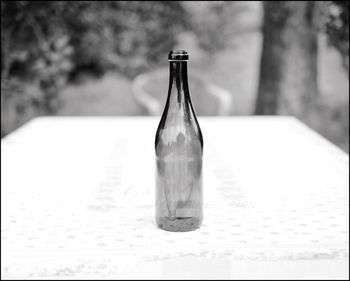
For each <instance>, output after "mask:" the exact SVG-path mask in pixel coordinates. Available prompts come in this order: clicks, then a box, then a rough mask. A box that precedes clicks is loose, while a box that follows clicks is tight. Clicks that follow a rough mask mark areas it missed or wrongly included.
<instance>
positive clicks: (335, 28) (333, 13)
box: [323, 1, 349, 71]
mask: <svg viewBox="0 0 350 281" xmlns="http://www.w3.org/2000/svg"><path fill="white" fill-rule="evenodd" d="M323 24H324V29H325V31H326V33H327V36H328V41H329V44H330V45H332V46H334V47H335V48H336V49H337V50H338V51H339V52H340V54H341V55H342V58H343V64H344V67H345V68H346V70H347V71H349V1H327V2H326V3H325V7H324V9H323Z"/></svg>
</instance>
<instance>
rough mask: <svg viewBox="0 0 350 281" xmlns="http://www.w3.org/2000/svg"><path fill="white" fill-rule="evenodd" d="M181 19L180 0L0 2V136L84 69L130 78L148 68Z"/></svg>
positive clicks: (45, 110) (54, 105)
mask: <svg viewBox="0 0 350 281" xmlns="http://www.w3.org/2000/svg"><path fill="white" fill-rule="evenodd" d="M187 18H188V17H187V16H186V11H185V10H184V9H183V7H182V5H181V4H180V3H179V2H178V1H147V2H143V1H1V102H2V103H1V106H2V118H1V124H2V126H1V127H2V130H1V134H2V135H3V134H6V133H7V132H9V131H11V130H13V129H14V128H16V127H17V126H18V125H20V124H21V123H23V121H25V120H27V119H28V118H29V117H28V116H27V115H26V117H23V116H24V114H23V112H27V111H28V110H26V109H28V108H32V109H33V110H29V111H30V112H31V114H33V115H34V116H35V115H38V114H54V113H55V112H56V110H57V109H58V107H59V106H60V104H59V97H58V96H59V92H60V90H61V88H62V87H63V86H65V84H66V83H67V81H68V79H70V78H72V77H73V78H74V77H76V76H79V74H80V73H81V72H82V71H87V72H89V73H93V74H103V73H105V72H106V71H108V70H116V71H119V72H120V73H122V74H124V75H126V76H129V77H133V76H135V75H136V74H137V73H139V72H141V71H143V70H144V69H146V68H150V67H151V66H152V64H155V63H157V62H158V61H159V60H160V59H164V57H166V54H167V52H168V51H169V49H171V48H172V46H174V44H175V40H176V34H177V32H178V30H179V29H181V28H183V26H184V25H186V22H187ZM28 86H34V88H36V90H35V91H34V88H33V87H31V88H33V91H32V92H33V93H34V92H37V94H34V95H32V94H26V92H27V90H26V89H27V88H28ZM31 97H32V98H31ZM29 111H28V112H29ZM9 112H11V114H10V113H9ZM5 123H6V125H5V126H3V125H4V124H5ZM3 128H5V129H3Z"/></svg>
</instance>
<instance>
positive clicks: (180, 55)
mask: <svg viewBox="0 0 350 281" xmlns="http://www.w3.org/2000/svg"><path fill="white" fill-rule="evenodd" d="M168 59H169V61H188V53H187V52H186V51H185V50H173V51H170V52H169V56H168Z"/></svg>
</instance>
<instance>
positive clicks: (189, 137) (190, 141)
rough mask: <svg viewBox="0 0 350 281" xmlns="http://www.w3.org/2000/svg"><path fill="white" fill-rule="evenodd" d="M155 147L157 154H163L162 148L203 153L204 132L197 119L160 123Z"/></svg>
mask: <svg viewBox="0 0 350 281" xmlns="http://www.w3.org/2000/svg"><path fill="white" fill-rule="evenodd" d="M155 149H156V153H157V154H162V153H161V152H160V151H161V150H173V151H174V150H177V151H178V152H181V151H184V152H185V151H189V150H190V151H192V152H193V151H195V152H196V153H200V154H202V153H203V137H202V132H201V129H200V127H199V124H198V122H196V120H191V121H188V120H187V122H178V123H176V124H171V123H170V124H169V123H167V122H164V123H162V121H161V122H160V124H159V127H158V130H157V133H156V139H155Z"/></svg>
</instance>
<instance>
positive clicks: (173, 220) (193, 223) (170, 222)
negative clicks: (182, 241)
mask: <svg viewBox="0 0 350 281" xmlns="http://www.w3.org/2000/svg"><path fill="white" fill-rule="evenodd" d="M157 225H158V227H159V228H161V229H163V230H166V231H172V232H186V231H193V230H196V229H199V227H200V225H201V220H200V219H199V218H196V217H161V218H157Z"/></svg>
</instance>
